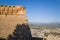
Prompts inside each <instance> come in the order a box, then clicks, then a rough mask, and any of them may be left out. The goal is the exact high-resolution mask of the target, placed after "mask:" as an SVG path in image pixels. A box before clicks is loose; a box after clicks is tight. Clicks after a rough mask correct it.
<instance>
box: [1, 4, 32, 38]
mask: <svg viewBox="0 0 60 40" xmlns="http://www.w3.org/2000/svg"><path fill="white" fill-rule="evenodd" d="M17 24H20V25H22V24H24V25H28V20H27V18H26V9H25V7H22V6H7V5H1V6H0V38H7V37H8V36H9V35H10V34H13V32H14V30H15V29H16V26H17ZM24 27H27V26H24ZM25 29H26V30H28V29H27V28H25ZM18 30H19V29H18ZM22 30H24V29H22ZM26 30H25V31H26ZM28 31H30V30H28ZM19 32H20V31H19ZM23 33H24V32H23ZM17 34H18V33H17ZM29 35H31V34H28V36H29Z"/></svg>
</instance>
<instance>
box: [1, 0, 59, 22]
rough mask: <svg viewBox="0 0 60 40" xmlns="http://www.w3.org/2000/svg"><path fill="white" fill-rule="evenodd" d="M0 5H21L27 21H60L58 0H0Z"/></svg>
mask: <svg viewBox="0 0 60 40" xmlns="http://www.w3.org/2000/svg"><path fill="white" fill-rule="evenodd" d="M0 4H1V5H22V6H24V7H26V9H27V16H28V20H29V22H60V0H0Z"/></svg>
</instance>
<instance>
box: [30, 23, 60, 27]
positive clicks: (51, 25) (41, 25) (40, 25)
mask: <svg viewBox="0 0 60 40" xmlns="http://www.w3.org/2000/svg"><path fill="white" fill-rule="evenodd" d="M29 25H30V26H39V27H60V23H59V22H51V23H38V22H30V23H29Z"/></svg>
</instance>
